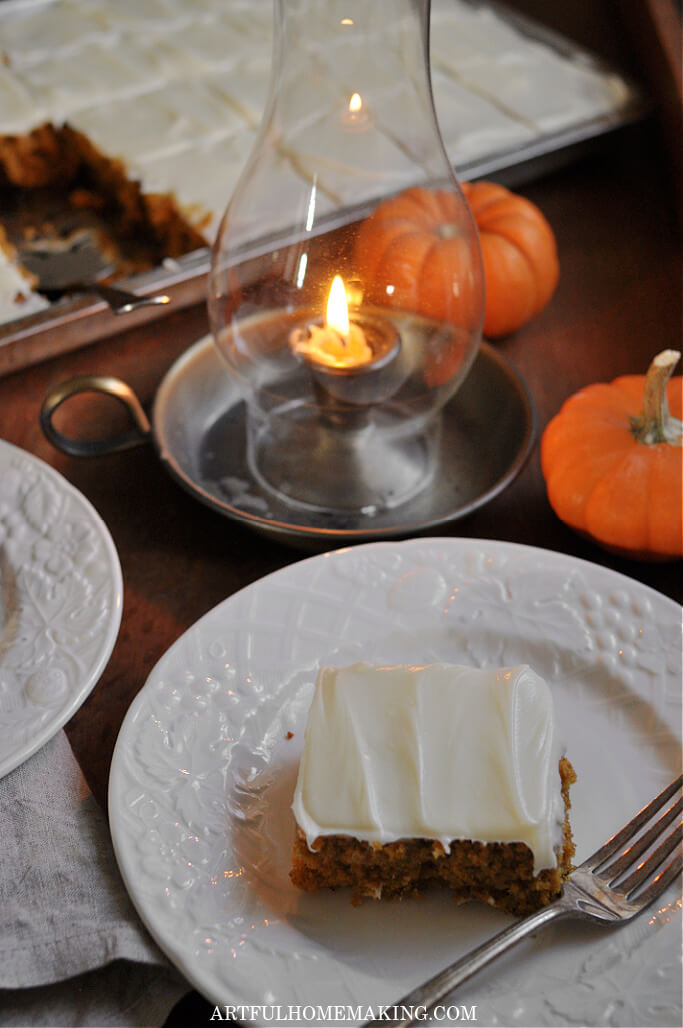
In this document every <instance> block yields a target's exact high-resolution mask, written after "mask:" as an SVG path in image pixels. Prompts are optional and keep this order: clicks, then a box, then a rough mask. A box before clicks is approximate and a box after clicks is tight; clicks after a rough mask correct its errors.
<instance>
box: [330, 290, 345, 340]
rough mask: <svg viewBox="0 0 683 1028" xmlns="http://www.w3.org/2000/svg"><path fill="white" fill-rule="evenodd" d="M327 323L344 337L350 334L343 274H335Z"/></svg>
mask: <svg viewBox="0 0 683 1028" xmlns="http://www.w3.org/2000/svg"><path fill="white" fill-rule="evenodd" d="M327 324H328V325H329V327H330V328H333V329H334V331H335V332H338V333H339V335H340V336H341V337H342V339H348V336H349V305H348V302H347V299H346V290H345V289H344V281H343V279H342V277H341V275H335V276H334V279H333V280H332V285H331V287H330V295H329V298H328V300H327Z"/></svg>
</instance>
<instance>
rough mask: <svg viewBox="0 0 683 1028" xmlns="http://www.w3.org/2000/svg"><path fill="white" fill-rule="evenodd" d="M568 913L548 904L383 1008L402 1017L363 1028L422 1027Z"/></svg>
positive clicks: (561, 906) (376, 1021)
mask: <svg viewBox="0 0 683 1028" xmlns="http://www.w3.org/2000/svg"><path fill="white" fill-rule="evenodd" d="M570 913H571V911H570V910H569V909H568V907H566V906H565V905H564V904H563V903H562V899H561V898H560V899H559V900H558V901H557V902H555V903H552V904H550V906H547V907H541V909H540V910H537V911H536V912H535V913H533V914H530V915H529V916H528V917H525V918H523V920H521V921H515V923H514V924H512V925H510V927H509V928H504V929H503V931H502V932H498V934H497V935H494V936H493V938H491V939H489V940H488V942H485V943H483V944H482V945H481V946H478V947H477V949H474V950H472V952H471V953H468V954H467V955H466V956H464V957H462V959H460V960H456V962H455V963H454V964H451V965H450V966H449V967H446V968H445V969H444V970H443V971H440V972H439V973H438V974H436V975H434V977H433V978H430V979H429V981H427V982H425V983H424V984H423V985H420V986H418V987H417V988H416V989H413V991H412V992H409V993H408V994H407V995H406V996H404V997H403V998H402V999H400V1000H398V1002H397V1003H395V1004H392V1005H391V1006H389V1007H385V1008H384V1009H385V1010H386V1011H387V1012H388V1011H389V1010H391V1009H392V1007H396V1008H398V1011H399V1012H401V1011H402V1012H403V1013H404V1014H405V1016H398V1017H396V1018H391V1017H385V1016H381V1017H378V1018H373V1019H372V1020H371V1021H367V1022H366V1024H365V1025H363V1028H367V1026H368V1025H373V1024H381V1025H392V1026H394V1028H409V1026H410V1025H415V1024H421V1025H423V1024H424V1022H425V1018H426V1017H427V1016H428V1015H429V1014H431V1013H432V1011H433V1010H434V1008H435V1007H436V1006H437V1004H438V1003H439V1002H440V1001H441V1000H442V999H444V997H446V996H447V995H448V994H449V993H450V992H452V991H453V989H455V988H457V986H458V985H462V983H463V982H466V981H467V979H468V978H471V977H472V975H474V974H476V973H477V971H480V970H481V969H482V968H483V967H486V965H487V964H490V963H491V961H492V960H495V959H496V957H499V956H501V955H502V954H503V953H505V952H507V950H509V949H510V948H511V947H512V946H515V945H516V944H517V943H518V942H521V940H522V939H524V938H526V936H527V935H530V934H531V933H532V932H535V931H538V929H540V928H544V927H545V926H546V925H547V924H549V923H550V922H551V921H557V920H559V919H560V918H562V917H568V916H569V914H570ZM411 1011H412V1014H411Z"/></svg>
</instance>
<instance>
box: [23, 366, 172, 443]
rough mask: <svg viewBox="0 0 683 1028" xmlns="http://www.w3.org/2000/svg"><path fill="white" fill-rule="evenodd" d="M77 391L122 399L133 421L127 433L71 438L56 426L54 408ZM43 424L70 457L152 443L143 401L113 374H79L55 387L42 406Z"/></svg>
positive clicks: (51, 439) (51, 438)
mask: <svg viewBox="0 0 683 1028" xmlns="http://www.w3.org/2000/svg"><path fill="white" fill-rule="evenodd" d="M78 393H104V394H105V395H107V396H113V397H114V398H115V399H117V400H120V401H121V403H123V404H124V406H125V407H127V409H128V412H129V414H130V417H131V420H132V422H133V425H132V427H131V428H130V429H129V430H128V431H127V432H121V433H119V434H118V435H114V436H109V437H108V438H105V439H84V440H80V439H72V438H70V436H67V435H64V433H63V432H60V431H59V430H58V429H56V428H55V426H54V424H53V421H52V419H53V416H54V414H55V411H56V410H57V409H58V408H59V407H61V405H62V404H63V403H64V402H65V401H66V400H68V399H70V398H71V397H72V396H76V395H77V394H78ZM40 426H41V428H42V430H43V433H44V435H45V437H46V438H47V439H48V440H49V441H50V442H51V443H52V445H53V446H55V447H56V448H57V449H58V450H61V451H62V452H63V453H66V454H68V455H69V456H71V457H104V456H107V455H108V454H110V453H118V452H119V451H121V450H129V449H131V448H132V447H134V446H140V445H141V444H142V443H146V442H149V439H150V436H151V434H152V427H151V425H150V423H149V419H148V418H147V415H146V414H145V412H144V410H143V408H142V404H141V403H140V401H139V400H138V398H137V396H136V395H135V393H134V392H133V390H132V389H131V387H130V386H129V385H127V384H126V383H125V382H122V381H121V379H120V378H113V377H112V376H111V375H76V376H75V377H74V378H69V379H67V380H66V381H65V382H60V383H59V384H58V385H55V386H52V388H51V389H50V390H49V391H48V394H47V396H46V397H45V399H44V401H43V404H42V407H41V409H40Z"/></svg>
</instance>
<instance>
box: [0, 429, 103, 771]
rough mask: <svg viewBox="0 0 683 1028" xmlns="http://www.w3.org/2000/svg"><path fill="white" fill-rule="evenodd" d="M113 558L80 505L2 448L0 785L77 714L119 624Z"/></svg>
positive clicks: (63, 485)
mask: <svg viewBox="0 0 683 1028" xmlns="http://www.w3.org/2000/svg"><path fill="white" fill-rule="evenodd" d="M122 595H123V584H122V580H121V567H120V564H119V559H118V556H117V553H116V549H115V547H114V544H113V542H112V540H111V536H110V535H109V532H108V531H107V528H106V527H105V525H104V522H103V521H102V519H101V518H100V516H99V515H98V514H97V512H96V511H95V510H94V508H93V507H92V506H91V505H90V503H88V501H87V500H86V499H85V497H84V496H83V495H82V494H81V493H79V492H78V490H77V489H74V487H73V486H72V485H70V484H69V483H68V482H67V481H66V480H65V479H64V478H62V476H61V475H59V474H58V473H57V472H56V471H54V470H53V469H52V468H51V467H49V466H48V465H47V464H44V463H43V461H41V460H38V458H37V457H33V456H32V455H31V454H28V453H25V452H24V451H23V450H20V449H18V448H17V447H16V446H12V445H11V444H10V443H7V442H4V441H3V440H0V777H2V776H3V775H6V774H7V773H8V772H9V771H11V770H12V769H13V768H15V767H17V766H18V765H19V764H21V763H22V762H23V761H24V760H26V759H27V758H28V757H30V756H31V755H32V754H33V753H35V752H36V750H38V749H40V747H41V746H43V745H44V744H45V743H46V742H47V741H48V739H51V738H52V736H53V735H55V733H56V732H58V731H59V729H60V728H62V727H63V725H65V724H66V722H67V721H68V720H69V718H70V717H71V716H72V715H73V714H74V713H75V712H76V711H77V710H78V708H79V707H80V705H81V704H82V703H83V701H84V700H85V698H86V696H87V695H88V694H89V693H90V692H91V690H92V689H93V688H94V686H95V685H96V683H97V681H98V679H99V677H100V675H101V673H102V671H103V669H104V667H105V665H106V663H107V660H108V659H109V656H110V654H111V651H112V649H113V646H114V643H115V641H116V636H117V634H118V630H119V624H120V622H121V603H122Z"/></svg>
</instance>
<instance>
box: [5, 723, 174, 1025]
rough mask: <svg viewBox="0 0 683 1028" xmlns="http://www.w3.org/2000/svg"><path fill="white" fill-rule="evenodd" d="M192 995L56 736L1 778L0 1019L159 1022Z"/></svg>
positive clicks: (12, 1021) (11, 1021)
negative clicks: (151, 929)
mask: <svg viewBox="0 0 683 1028" xmlns="http://www.w3.org/2000/svg"><path fill="white" fill-rule="evenodd" d="M189 989H190V986H189V985H188V983H187V982H186V981H185V980H184V979H183V978H182V976H181V975H180V974H179V973H178V972H177V971H175V969H174V968H172V967H171V965H170V964H169V963H168V961H167V960H166V958H165V957H164V955H163V954H162V953H161V951H160V950H159V949H158V947H157V946H156V944H155V943H154V942H153V940H152V939H151V938H150V936H149V935H148V934H147V932H146V930H145V928H144V927H143V925H142V923H141V921H140V919H139V918H138V916H137V914H136V912H135V910H134V908H133V906H132V904H131V902H130V900H129V898H128V894H127V893H126V890H125V888H124V885H123V882H122V880H121V876H120V874H119V871H118V867H117V865H116V859H115V857H114V851H113V848H112V844H111V838H110V835H109V829H108V826H107V821H106V818H105V816H104V814H103V812H102V810H101V809H100V808H99V806H98V805H97V803H96V801H95V799H94V797H93V796H92V794H91V793H90V791H89V789H88V787H87V785H86V782H85V779H84V778H83V775H82V773H81V770H80V768H79V767H78V764H77V763H76V760H75V758H74V755H73V753H72V751H71V747H70V745H69V741H68V739H67V737H66V735H65V734H64V732H59V733H58V734H57V735H56V736H55V737H54V738H53V739H52V740H51V741H50V742H49V743H47V745H46V746H44V747H43V748H42V749H41V750H40V751H39V752H38V753H36V754H35V755H34V756H33V757H31V759H30V760H28V761H26V762H25V763H24V764H22V765H21V766H20V767H18V768H16V770H14V771H12V772H11V773H10V774H9V775H7V776H6V777H5V778H3V779H2V780H0V1024H1V1025H13V1026H18V1025H24V1026H26V1025H31V1026H33V1025H51V1026H57V1025H66V1026H69V1028H81V1026H83V1028H103V1026H105V1025H116V1026H117V1028H127V1026H131V1028H142V1026H148V1025H162V1024H163V1022H164V1020H165V1019H166V1017H167V1016H168V1014H169V1012H170V1011H171V1009H172V1007H173V1006H174V1005H175V1003H176V1002H177V1001H178V1000H179V999H180V998H181V997H182V996H183V995H184V994H185V993H186V992H187V991H189Z"/></svg>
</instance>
